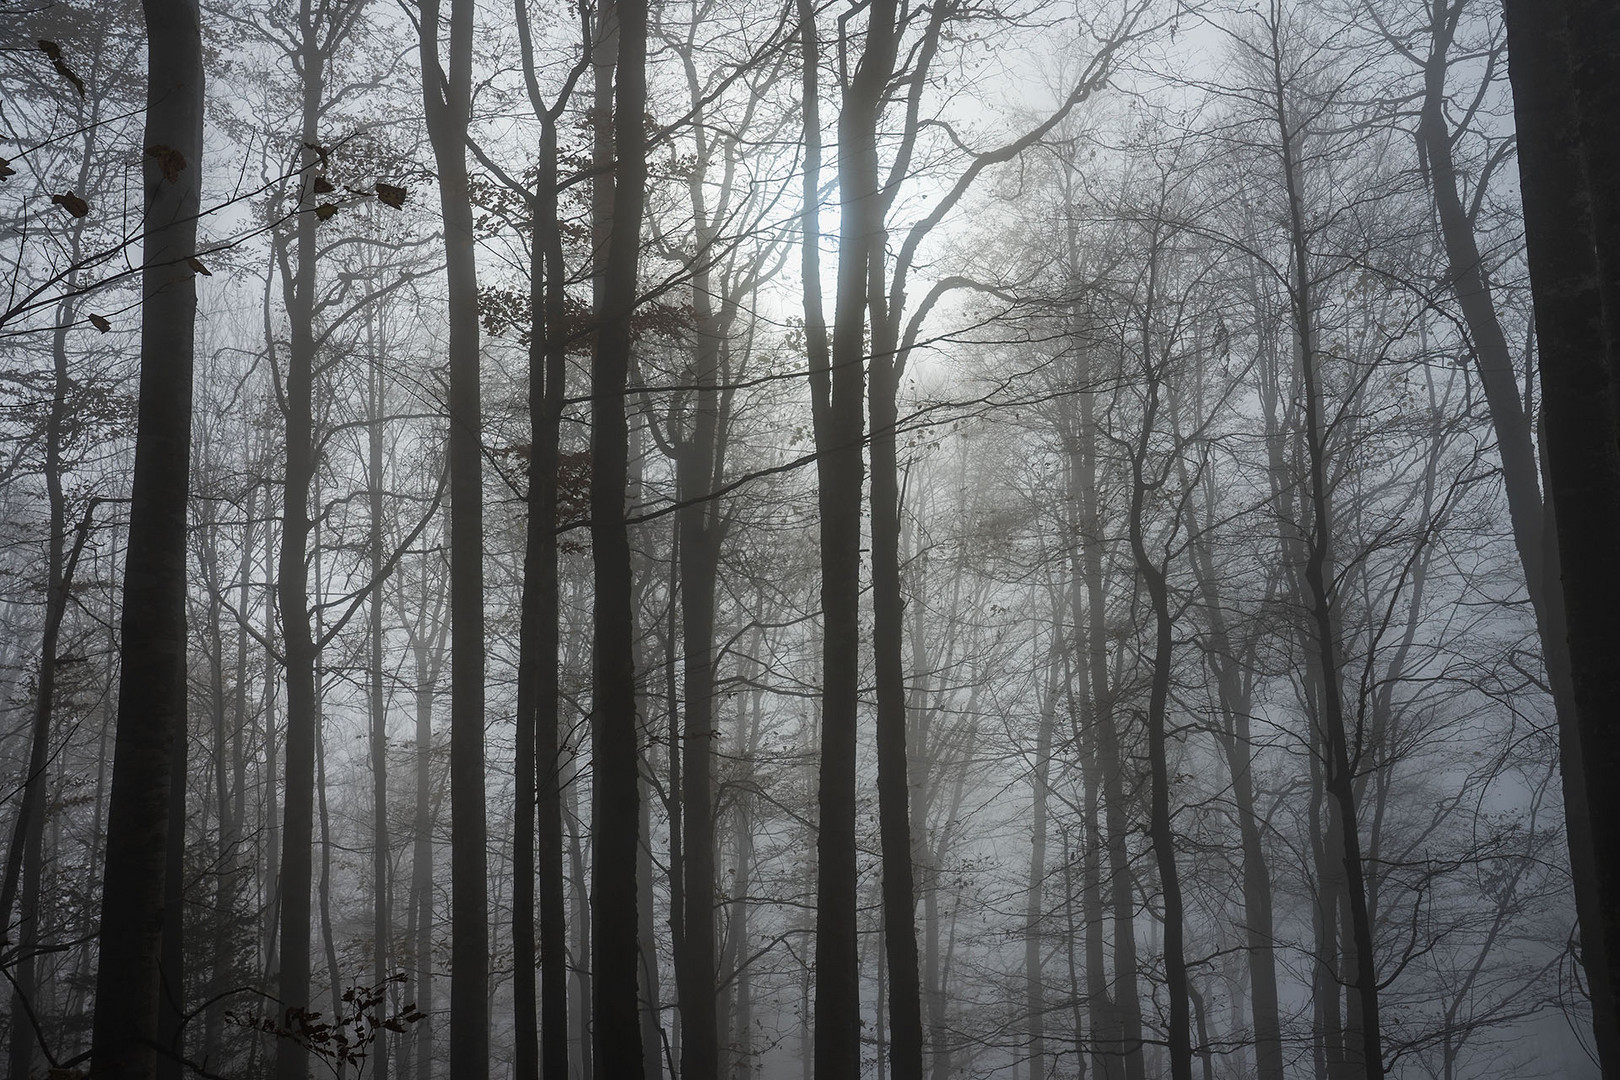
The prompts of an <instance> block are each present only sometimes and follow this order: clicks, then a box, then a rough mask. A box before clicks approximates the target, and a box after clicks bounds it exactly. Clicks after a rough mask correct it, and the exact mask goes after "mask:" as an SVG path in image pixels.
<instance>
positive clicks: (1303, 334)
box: [1270, 18, 1384, 1080]
mask: <svg viewBox="0 0 1620 1080" xmlns="http://www.w3.org/2000/svg"><path fill="white" fill-rule="evenodd" d="M1270 31H1271V34H1272V39H1271V54H1270V61H1271V63H1272V65H1273V68H1272V72H1271V74H1272V80H1273V81H1272V86H1271V89H1272V93H1273V100H1272V105H1273V109H1274V112H1273V119H1274V121H1275V122H1276V125H1277V134H1278V147H1277V149H1278V154H1279V157H1280V161H1281V165H1282V170H1283V176H1282V180H1283V186H1284V190H1285V193H1286V196H1287V202H1288V207H1287V209H1288V225H1289V243H1290V248H1291V250H1290V262H1291V264H1292V265H1291V270H1292V281H1291V283H1290V287H1289V294H1290V295H1289V300H1290V304H1291V307H1292V315H1293V319H1294V331H1295V336H1296V340H1297V348H1298V353H1299V363H1300V381H1301V393H1302V397H1303V416H1302V420H1301V422H1302V427H1303V430H1302V431H1301V434H1302V435H1303V437H1304V441H1305V454H1306V461H1305V464H1306V470H1307V482H1306V492H1305V494H1306V498H1307V499H1308V500H1309V503H1310V526H1309V528H1308V529H1307V530H1306V535H1305V565H1304V568H1303V573H1304V581H1305V585H1306V590H1307V592H1306V597H1305V600H1306V603H1307V604H1308V606H1309V610H1310V619H1311V635H1312V644H1313V651H1314V653H1315V655H1314V657H1313V659H1314V660H1315V662H1316V672H1315V673H1316V676H1317V679H1318V686H1319V688H1320V701H1319V703H1318V704H1319V706H1320V710H1321V711H1320V715H1321V718H1322V745H1321V748H1320V749H1321V755H1322V769H1323V784H1324V788H1325V790H1326V792H1327V795H1328V805H1329V807H1330V810H1331V813H1332V816H1333V827H1334V829H1335V830H1336V831H1337V834H1338V839H1339V853H1340V854H1341V856H1342V863H1343V866H1344V884H1345V895H1344V899H1345V902H1346V904H1347V909H1348V920H1347V921H1348V924H1349V925H1348V930H1349V935H1348V938H1349V941H1348V944H1349V945H1350V946H1351V948H1352V950H1353V955H1352V956H1351V957H1350V958H1349V959H1350V962H1351V966H1352V967H1353V971H1347V972H1344V973H1343V974H1344V976H1345V980H1346V982H1347V983H1349V985H1350V986H1351V988H1352V995H1353V999H1354V1008H1352V1009H1351V1010H1350V1013H1351V1015H1352V1019H1351V1020H1350V1021H1349V1022H1347V1023H1346V1026H1345V1042H1346V1046H1345V1052H1346V1056H1347V1059H1348V1060H1350V1061H1352V1062H1354V1061H1355V1058H1353V1057H1351V1056H1350V1055H1351V1054H1352V1053H1354V1054H1355V1055H1356V1056H1357V1057H1359V1058H1360V1061H1359V1062H1356V1063H1357V1064H1359V1065H1360V1067H1361V1069H1362V1070H1363V1071H1364V1073H1365V1075H1366V1076H1367V1078H1368V1080H1382V1078H1383V1076H1384V1058H1383V1043H1382V1033H1381V1031H1380V1028H1379V1016H1378V977H1377V965H1376V959H1377V958H1376V956H1375V955H1374V951H1373V934H1372V923H1371V920H1370V918H1369V915H1368V910H1367V885H1366V880H1365V871H1364V868H1363V866H1362V859H1361V838H1360V831H1359V825H1358V823H1357V818H1356V798H1355V789H1354V781H1353V777H1352V774H1351V760H1350V747H1349V740H1348V736H1347V731H1346V727H1345V721H1344V698H1343V686H1342V680H1341V675H1340V664H1341V659H1340V657H1339V642H1338V636H1337V630H1336V629H1335V625H1334V624H1335V622H1336V618H1337V616H1336V613H1335V608H1336V582H1335V581H1334V576H1335V570H1334V562H1333V556H1332V552H1331V543H1332V539H1333V516H1332V508H1331V496H1330V489H1329V483H1328V474H1327V456H1328V446H1327V436H1326V432H1325V426H1324V424H1323V421H1322V417H1321V410H1322V393H1321V388H1320V385H1319V378H1320V373H1319V371H1318V369H1317V365H1318V361H1319V357H1318V354H1317V348H1316V328H1315V319H1316V311H1315V307H1314V303H1315V299H1314V294H1313V291H1312V281H1313V279H1312V277H1311V266H1310V253H1309V247H1308V237H1307V233H1306V226H1305V216H1304V215H1305V209H1304V200H1303V195H1302V193H1301V190H1300V173H1299V165H1298V162H1297V161H1296V139H1297V135H1298V132H1297V131H1296V130H1295V128H1294V127H1293V126H1292V125H1291V124H1290V122H1289V118H1288V108H1287V104H1286V101H1285V98H1284V92H1285V81H1284V80H1285V75H1284V74H1283V69H1282V64H1283V57H1282V50H1283V46H1282V42H1281V39H1280V35H1279V28H1278V24H1277V21H1276V19H1275V18H1274V19H1273V21H1272V22H1271V24H1270ZM1352 1044H1353V1045H1352Z"/></svg>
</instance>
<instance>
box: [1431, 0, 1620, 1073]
mask: <svg viewBox="0 0 1620 1080" xmlns="http://www.w3.org/2000/svg"><path fill="white" fill-rule="evenodd" d="M1460 12H1461V6H1460V5H1459V6H1458V7H1457V8H1456V10H1455V11H1454V12H1453V11H1448V10H1447V9H1445V8H1444V7H1442V6H1440V5H1438V4H1437V5H1436V6H1435V8H1434V9H1433V12H1432V19H1431V26H1430V34H1431V45H1430V52H1429V56H1428V65H1427V68H1426V69H1425V72H1424V100H1423V113H1422V117H1421V119H1420V123H1419V128H1418V138H1419V142H1420V146H1421V150H1422V152H1423V156H1424V160H1425V163H1426V164H1427V166H1428V173H1429V182H1430V185H1431V187H1432V190H1433V193H1434V205H1435V213H1436V216H1437V217H1438V219H1439V222H1440V236H1441V240H1442V242H1443V243H1444V245H1445V252H1446V258H1447V261H1448V262H1449V264H1450V266H1449V280H1450V283H1451V287H1452V291H1453V292H1454V293H1455V294H1456V297H1457V305H1458V307H1459V308H1460V309H1461V310H1462V315H1463V319H1464V321H1465V323H1466V324H1467V326H1468V336H1469V337H1470V338H1471V339H1472V342H1473V346H1474V364H1475V367H1476V369H1477V370H1478V371H1479V378H1480V384H1481V385H1482V386H1483V387H1484V390H1485V402H1486V406H1487V408H1489V410H1490V416H1491V428H1492V431H1493V432H1494V433H1495V435H1496V446H1497V452H1498V454H1499V455H1500V456H1501V460H1502V489H1503V491H1504V493H1505V494H1506V495H1507V503H1508V518H1509V521H1510V522H1511V523H1512V526H1513V540H1514V545H1515V547H1516V549H1517V551H1518V554H1519V564H1520V567H1521V568H1522V570H1523V572H1524V582H1525V592H1526V593H1527V594H1528V595H1529V597H1530V606H1531V610H1532V611H1533V612H1534V613H1535V617H1536V632H1537V637H1538V638H1539V640H1540V642H1541V653H1542V658H1543V663H1544V664H1545V665H1546V668H1547V684H1548V688H1549V690H1550V691H1551V694H1552V700H1553V710H1554V713H1555V715H1556V716H1557V718H1558V744H1559V756H1560V759H1561V761H1562V762H1563V768H1562V770H1561V777H1562V781H1563V791H1564V817H1565V822H1566V829H1565V836H1566V839H1567V841H1568V844H1569V868H1570V876H1571V877H1572V878H1573V879H1574V882H1575V904H1576V910H1577V912H1578V921H1579V924H1580V927H1581V963H1582V965H1583V966H1585V967H1588V968H1590V967H1601V966H1602V964H1603V963H1604V960H1603V944H1602V940H1601V938H1600V936H1599V935H1598V934H1597V933H1596V931H1595V930H1592V929H1589V928H1592V927H1596V926H1597V925H1598V923H1599V922H1600V919H1601V917H1600V915H1599V913H1598V911H1597V910H1596V909H1595V908H1594V906H1593V901H1594V900H1595V898H1596V896H1597V888H1596V876H1597V866H1596V864H1595V861H1594V856H1593V853H1592V837H1591V835H1590V832H1591V822H1590V810H1589V808H1588V806H1587V797H1586V780H1585V776H1584V775H1583V773H1582V770H1581V764H1580V753H1581V751H1580V730H1579V726H1578V719H1577V716H1576V710H1575V702H1574V696H1573V695H1574V690H1573V688H1572V687H1571V685H1570V670H1569V663H1570V661H1569V644H1568V642H1567V641H1566V640H1565V636H1564V619H1563V596H1562V590H1563V585H1562V583H1561V582H1560V581H1559V579H1558V578H1559V575H1558V573H1557V566H1556V560H1557V549H1556V545H1551V544H1548V542H1547V537H1546V535H1545V534H1544V529H1543V523H1544V520H1545V518H1546V515H1545V514H1544V512H1543V506H1542V498H1541V491H1540V488H1539V485H1538V482H1537V464H1536V448H1535V440H1534V438H1533V435H1532V432H1531V425H1530V418H1529V417H1528V416H1527V415H1526V414H1525V411H1524V404H1523V402H1522V400H1521V399H1520V396H1519V388H1518V378H1517V373H1516V371H1515V370H1514V364H1513V357H1512V354H1511V353H1510V352H1509V351H1508V345H1507V338H1506V335H1504V334H1503V332H1502V325H1501V322H1500V320H1499V318H1498V317H1497V311H1496V303H1495V300H1494V298H1493V296H1492V292H1491V284H1490V280H1489V278H1488V277H1487V275H1486V269H1485V264H1484V260H1483V258H1482V257H1481V255H1480V251H1479V244H1478V241H1477V239H1476V238H1475V235H1474V224H1473V221H1472V220H1471V219H1470V218H1469V215H1468V212H1467V210H1466V209H1465V208H1464V206H1463V203H1462V198H1461V196H1460V194H1459V188H1458V179H1457V168H1456V164H1455V162H1454V161H1453V158H1452V153H1451V139H1452V133H1451V132H1450V130H1449V129H1448V126H1447V123H1446V117H1445V110H1444V106H1445V100H1446V98H1445V82H1446V75H1447V72H1448V70H1449V56H1450V49H1451V44H1452V37H1453V34H1454V32H1455V29H1456V19H1457V17H1458V15H1459V14H1460ZM1549 557H1550V558H1552V559H1553V560H1554V565H1553V566H1552V567H1551V568H1548V567H1547V565H1546V564H1547V560H1548V558H1549ZM1555 593H1556V594H1557V595H1556V596H1555V595H1554V594H1555ZM1588 987H1589V990H1590V993H1591V995H1592V1023H1593V1028H1594V1034H1595V1036H1596V1039H1597V1042H1598V1044H1599V1050H1598V1057H1599V1059H1600V1060H1603V1061H1611V1062H1617V1063H1620V1028H1617V1026H1616V1024H1615V1019H1614V1012H1615V1006H1614V1002H1613V1001H1612V1000H1610V998H1609V989H1610V988H1609V985H1608V982H1607V980H1604V979H1597V980H1593V979H1590V978H1589V979H1588Z"/></svg>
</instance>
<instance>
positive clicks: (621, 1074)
mask: <svg viewBox="0 0 1620 1080" xmlns="http://www.w3.org/2000/svg"><path fill="white" fill-rule="evenodd" d="M615 16H616V20H617V24H618V27H617V36H618V50H617V52H618V60H617V64H616V65H615V78H614V103H613V106H614V107H613V146H614V175H613V216H612V225H611V228H612V232H611V235H610V237H609V239H608V244H607V262H606V268H605V272H604V274H603V281H602V298H601V305H600V307H599V308H598V312H597V314H598V323H597V339H596V351H595V355H594V357H593V358H592V364H591V469H592V472H591V551H592V555H593V562H594V575H595V591H594V598H593V614H594V616H595V628H594V636H593V650H594V658H593V667H594V679H593V686H594V692H593V706H592V712H593V715H592V718H591V760H592V762H593V769H594V777H593V786H592V795H593V813H592V826H593V827H592V841H593V844H592V859H591V886H592V888H591V907H592V911H591V929H592V933H591V954H592V968H593V981H594V983H595V986H594V996H593V1007H592V1016H593V1021H594V1023H593V1026H592V1043H593V1050H594V1057H595V1063H596V1069H597V1071H598V1073H599V1074H600V1075H602V1076H607V1077H615V1078H629V1077H635V1076H640V1075H641V1073H642V1069H643V1061H642V1055H643V1052H644V1049H645V1048H644V1047H643V1046H642V1038H641V1026H640V1017H639V1015H638V1013H639V1010H638V1008H637V1000H636V985H637V966H638V962H639V955H638V954H639V948H638V942H637V928H638V925H639V920H638V919H637V890H636V858H637V847H638V841H639V834H640V826H641V813H640V789H639V785H640V777H639V768H638V764H639V756H640V755H639V753H638V746H639V742H640V737H639V735H640V733H639V729H638V726H637V724H636V696H635V662H634V659H633V648H634V644H635V641H634V631H633V626H634V622H633V620H634V613H633V611H632V598H631V578H630V543H629V530H628V528H627V526H626V524H625V491H626V487H627V485H628V483H629V458H628V454H629V439H630V431H629V425H628V423H627V421H626V418H625V401H624V394H625V386H626V381H627V379H628V375H629V369H630V317H631V314H632V312H633V311H634V309H635V304H636V277H637V268H638V265H639V261H640V259H639V256H640V249H641V217H642V207H643V203H644V199H645V191H646V176H647V164H646V145H645V144H646V133H645V129H644V126H643V121H644V113H645V111H646V101H647V87H646V49H647V5H646V3H645V0H620V2H618V3H617V4H616V5H615Z"/></svg>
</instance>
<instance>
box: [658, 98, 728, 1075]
mask: <svg viewBox="0 0 1620 1080" xmlns="http://www.w3.org/2000/svg"><path fill="white" fill-rule="evenodd" d="M699 117H700V119H699V123H698V124H697V125H696V130H697V131H698V133H699V134H698V138H699V139H700V140H702V139H706V135H705V134H703V131H702V124H701V113H700V114H699ZM706 150H707V147H706V145H705V144H704V143H702V142H700V144H699V148H698V158H699V160H700V161H701V160H703V159H704V158H705V157H706V156H707V153H706ZM700 179H701V174H700V173H698V172H697V171H696V170H694V173H693V181H692V183H691V184H690V185H689V191H690V193H691V195H692V198H693V203H694V209H693V214H694V219H695V221H696V223H697V230H698V234H697V250H698V258H699V260H700V262H699V263H698V265H697V266H696V267H695V268H694V272H693V279H692V306H693V312H694V322H695V323H696V331H697V332H696V349H695V351H694V356H693V381H694V382H695V384H696V387H697V390H696V401H695V405H694V408H693V418H692V430H691V433H690V435H689V436H688V437H686V438H685V439H682V440H681V441H680V445H679V449H678V450H677V454H676V459H675V469H676V487H677V497H678V498H679V500H680V501H681V502H682V503H685V504H688V505H684V506H683V507H682V508H681V510H680V511H679V512H678V514H677V528H678V530H679V532H680V538H679V549H680V566H679V576H680V597H681V643H682V661H683V670H684V683H683V690H684V698H685V707H686V711H685V717H684V719H685V724H684V728H683V730H682V732H681V739H680V758H681V765H682V772H681V777H680V791H681V803H682V806H681V808H680V809H681V822H682V827H683V835H682V838H681V839H682V843H681V856H682V875H681V877H682V881H681V886H682V887H681V901H682V933H681V936H680V940H681V944H682V948H681V961H682V962H681V963H680V964H679V966H678V968H677V975H676V981H677V987H678V990H679V996H680V1003H681V1080H716V1078H717V1077H718V1076H719V1074H720V1034H719V1032H720V1019H719V1014H718V1010H717V1004H716V1001H717V991H716V988H715V976H716V972H717V970H718V964H717V957H716V946H715V918H716V910H715V867H714V864H715V835H714V834H715V828H714V824H715V822H714V790H713V789H714V780H713V775H714V767H713V762H714V744H715V739H716V735H717V733H716V731H715V726H716V723H717V718H716V716H715V699H714V678H715V671H714V665H715V659H714V617H715V616H714V606H715V600H714V597H715V588H716V584H717V581H718V578H719V569H720V544H721V538H722V534H723V532H724V523H723V521H722V519H721V515H720V511H719V507H718V505H717V503H716V502H715V500H714V499H712V498H710V497H709V496H710V495H711V493H712V492H713V491H714V489H715V487H716V486H717V485H718V483H719V481H720V476H721V471H722V467H723V465H722V461H721V455H720V441H721V438H722V434H723V433H722V427H723V425H724V423H725V417H724V416H723V415H722V406H721V399H720V392H719V389H718V382H719V379H720V350H721V347H722V345H721V341H720V332H721V330H720V326H719V317H718V315H717V313H716V312H715V310H714V301H713V296H712V293H711V289H712V288H713V284H712V281H711V273H710V270H709V262H710V260H712V259H713V257H714V255H713V251H712V245H713V243H714V240H715V230H714V228H713V227H712V226H711V225H710V224H709V214H708V209H707V204H706V199H705V192H704V189H703V185H702V184H701V183H700V182H699V180H700ZM671 436H672V437H678V436H677V435H676V433H675V432H671ZM672 644H673V643H672ZM671 782H672V783H673V779H672V781H671Z"/></svg>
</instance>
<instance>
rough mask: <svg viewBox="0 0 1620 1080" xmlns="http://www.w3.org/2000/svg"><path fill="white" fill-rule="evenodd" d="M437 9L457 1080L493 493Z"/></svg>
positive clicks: (470, 914)
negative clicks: (488, 500)
mask: <svg viewBox="0 0 1620 1080" xmlns="http://www.w3.org/2000/svg"><path fill="white" fill-rule="evenodd" d="M439 10H440V5H439V0H423V2H422V23H421V29H422V37H421V49H422V70H423V84H422V91H423V98H424V107H425V112H426V115H427V122H428V137H429V139H430V140H431V142H432V144H433V157H434V160H435V162H436V163H437V165H438V172H439V204H440V209H441V212H442V213H443V216H444V247H445V269H446V278H447V281H448V285H449V315H450V320H449V321H450V341H449V352H450V359H449V367H450V378H449V383H450V387H449V400H448V406H449V413H450V437H449V465H450V828H451V844H450V906H451V935H450V972H451V975H450V1071H451V1073H452V1074H453V1075H454V1076H456V1077H457V1080H480V1078H482V1077H486V1076H488V1075H489V962H490V961H489V910H488V902H489V893H488V890H489V881H488V864H489V858H488V853H487V850H486V849H487V844H488V839H489V831H488V827H487V810H486V808H485V803H484V651H485V649H486V647H487V643H486V642H485V640H484V568H483V559H484V487H483V483H484V482H483V457H482V454H483V445H482V435H481V431H482V416H483V414H482V407H481V404H480V393H481V391H480V380H479V354H478V267H477V260H476V255H475V250H474V243H475V242H474V236H473V213H472V201H471V196H470V191H469V186H468V176H467V150H466V138H467V124H468V122H469V119H470V115H471V114H470V111H469V110H470V107H471V99H472V64H473V55H472V49H473V4H472V2H471V0H450V40H449V56H448V59H449V65H448V67H446V65H445V64H444V63H443V62H442V60H441V56H440V50H439Z"/></svg>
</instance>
